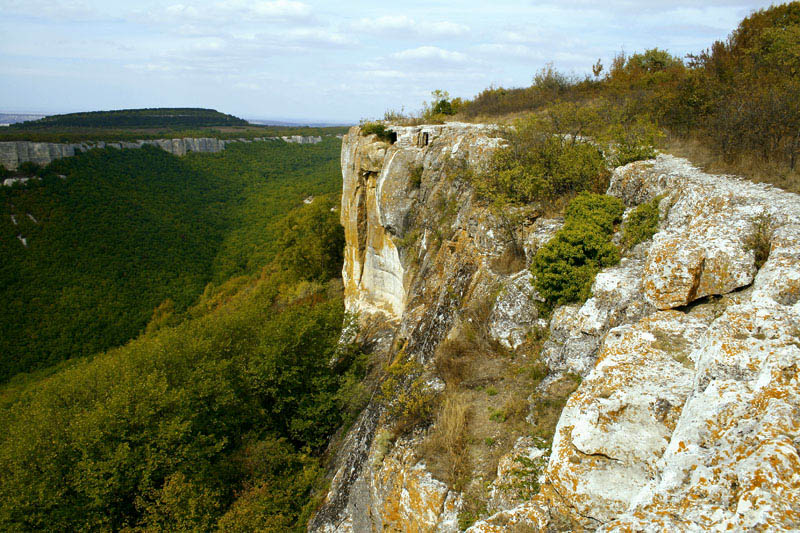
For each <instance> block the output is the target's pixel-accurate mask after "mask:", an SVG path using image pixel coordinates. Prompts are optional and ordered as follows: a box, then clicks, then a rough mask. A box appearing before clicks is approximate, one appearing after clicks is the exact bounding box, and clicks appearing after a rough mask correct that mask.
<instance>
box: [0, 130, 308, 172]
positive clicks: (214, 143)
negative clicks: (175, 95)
mask: <svg viewBox="0 0 800 533" xmlns="http://www.w3.org/2000/svg"><path fill="white" fill-rule="evenodd" d="M277 139H280V140H283V141H284V142H287V143H296V144H316V143H319V142H322V137H319V136H309V137H302V136H300V135H294V136H290V137H258V138H255V139H214V138H207V137H203V138H194V137H184V138H182V139H152V140H144V141H134V142H124V141H121V142H103V141H97V142H93V141H86V142H80V143H43V142H42V143H40V142H30V141H13V142H0V164H2V165H3V166H4V167H5V168H7V169H9V170H17V169H18V168H19V165H20V164H22V163H24V162H26V161H31V162H33V163H36V164H37V165H42V166H45V165H49V164H50V163H51V162H52V161H54V160H56V159H61V158H63V157H71V156H74V155H75V154H76V153H77V152H85V151H87V150H91V149H93V148H105V147H111V148H117V149H120V148H141V147H142V146H157V147H158V148H161V149H162V150H165V151H167V152H169V153H171V154H173V155H177V156H183V155H186V154H187V153H189V152H203V153H216V152H220V151H222V150H224V149H225V146H226V145H228V144H230V143H235V142H253V141H266V140H277Z"/></svg>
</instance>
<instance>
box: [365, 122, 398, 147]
mask: <svg viewBox="0 0 800 533" xmlns="http://www.w3.org/2000/svg"><path fill="white" fill-rule="evenodd" d="M393 133H394V132H393V131H392V130H390V129H388V128H387V127H386V125H385V124H383V123H381V122H367V123H366V124H362V125H361V135H362V136H363V137H367V136H369V135H375V136H376V137H378V139H380V140H381V141H384V142H392V139H393V137H392V134H393Z"/></svg>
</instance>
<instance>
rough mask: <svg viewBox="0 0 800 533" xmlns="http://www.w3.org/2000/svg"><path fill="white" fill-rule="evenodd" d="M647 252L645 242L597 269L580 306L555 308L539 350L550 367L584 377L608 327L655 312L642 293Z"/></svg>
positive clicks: (590, 367) (633, 320) (631, 321)
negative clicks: (617, 261)
mask: <svg viewBox="0 0 800 533" xmlns="http://www.w3.org/2000/svg"><path fill="white" fill-rule="evenodd" d="M646 252H647V245H646V244H645V245H640V246H639V247H637V249H635V250H634V251H633V253H632V254H631V255H630V256H628V257H626V258H623V259H622V261H621V262H620V264H619V265H617V266H614V267H610V268H607V269H605V270H603V271H602V272H600V273H599V274H598V275H597V277H596V278H595V281H594V284H593V285H592V297H591V298H589V299H588V300H587V301H586V302H585V303H584V304H583V305H581V306H577V305H571V306H563V307H560V308H558V309H556V310H555V312H554V313H553V317H552V319H551V321H550V338H549V339H548V341H547V342H546V343H545V346H544V349H543V351H542V355H543V357H544V360H545V361H546V362H547V365H548V366H549V367H550V369H551V370H555V371H557V372H571V373H573V374H578V375H581V376H585V375H586V374H588V373H589V371H591V369H592V368H593V366H594V363H595V359H596V357H597V350H598V349H599V347H600V344H601V342H602V340H603V337H604V335H605V334H606V333H607V332H608V330H609V329H611V328H613V327H616V326H619V325H621V324H630V323H633V322H636V321H637V320H639V319H640V318H641V317H643V316H646V315H647V314H649V313H651V312H652V311H654V308H653V306H651V305H650V304H649V303H648V302H647V301H646V300H645V298H644V294H643V292H642V281H641V280H642V273H643V271H644V264H645V262H644V260H643V256H644V255H645V254H646Z"/></svg>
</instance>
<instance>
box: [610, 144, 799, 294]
mask: <svg viewBox="0 0 800 533" xmlns="http://www.w3.org/2000/svg"><path fill="white" fill-rule="evenodd" d="M609 193H610V194H614V195H617V196H620V197H621V198H623V199H624V200H625V201H626V202H627V203H636V202H640V201H642V200H649V199H651V198H653V197H655V196H656V195H659V194H665V195H666V198H665V199H664V200H663V201H662V204H666V205H668V215H667V218H666V220H665V221H664V222H663V223H662V226H663V229H662V231H661V232H659V233H658V234H657V235H656V237H655V239H654V241H653V245H652V246H651V247H650V251H649V253H648V256H647V262H646V265H645V275H644V280H643V283H644V292H645V297H646V298H647V300H648V301H649V302H650V303H651V304H653V305H654V306H656V307H657V308H659V309H672V308H675V307H680V306H683V305H686V304H688V303H690V302H692V301H694V300H697V299H699V298H702V297H704V296H709V295H715V294H726V293H728V292H730V291H732V290H735V289H738V288H740V287H744V286H747V285H749V284H750V283H752V281H753V277H754V275H755V273H756V267H755V256H754V252H753V250H752V249H751V248H750V247H748V245H747V242H746V237H747V235H748V234H749V233H750V232H751V230H752V227H753V224H754V222H755V221H756V220H757V218H758V217H767V218H768V219H770V220H771V221H772V223H773V224H774V225H775V226H776V227H782V226H785V225H788V224H797V223H798V222H799V221H798V219H797V209H796V203H797V199H796V198H797V197H796V196H794V195H791V194H784V193H781V192H779V191H777V190H775V189H773V188H771V187H770V186H767V185H762V184H754V183H751V182H748V181H743V180H738V179H734V178H729V177H724V176H712V175H709V174H705V173H703V172H700V171H699V170H697V169H695V168H693V167H691V166H690V165H689V164H688V163H687V162H686V160H683V159H678V158H675V157H671V156H664V155H660V156H659V157H658V158H657V159H655V160H651V161H645V162H638V163H633V164H631V165H628V166H626V167H623V168H621V169H617V170H616V171H615V172H614V175H613V177H612V183H611V186H610V188H609Z"/></svg>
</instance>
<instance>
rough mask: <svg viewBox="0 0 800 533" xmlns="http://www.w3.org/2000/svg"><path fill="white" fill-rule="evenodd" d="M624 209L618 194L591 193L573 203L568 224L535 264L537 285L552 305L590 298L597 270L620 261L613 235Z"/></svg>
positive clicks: (566, 219)
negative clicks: (612, 238)
mask: <svg viewBox="0 0 800 533" xmlns="http://www.w3.org/2000/svg"><path fill="white" fill-rule="evenodd" d="M624 210H625V206H624V205H623V203H622V201H621V200H619V199H618V198H614V197H612V196H604V195H598V194H591V193H582V194H580V195H578V196H577V197H576V198H575V199H574V200H573V201H572V202H571V203H570V204H569V206H568V207H567V211H566V217H565V223H564V226H563V227H562V228H561V229H560V230H558V232H556V234H555V235H554V236H553V238H552V239H550V241H548V242H547V244H545V245H544V246H542V247H541V248H540V249H539V250H538V251H537V252H536V255H535V256H534V258H533V262H532V265H531V270H532V272H533V275H534V278H535V279H534V286H535V287H536V290H537V291H538V292H539V294H540V295H541V296H542V298H544V299H545V304H546V306H547V307H548V309H553V308H555V307H557V306H559V305H566V304H569V303H573V302H580V301H583V300H586V299H587V298H588V297H589V295H590V291H591V287H592V283H593V282H594V278H595V276H596V275H597V273H598V272H600V270H601V269H603V268H605V267H608V266H612V265H615V264H616V263H618V262H619V260H620V251H619V249H618V248H617V247H616V246H614V244H612V242H611V236H612V234H613V232H614V227H615V225H616V224H617V223H619V222H620V220H621V217H622V213H623V211H624Z"/></svg>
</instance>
